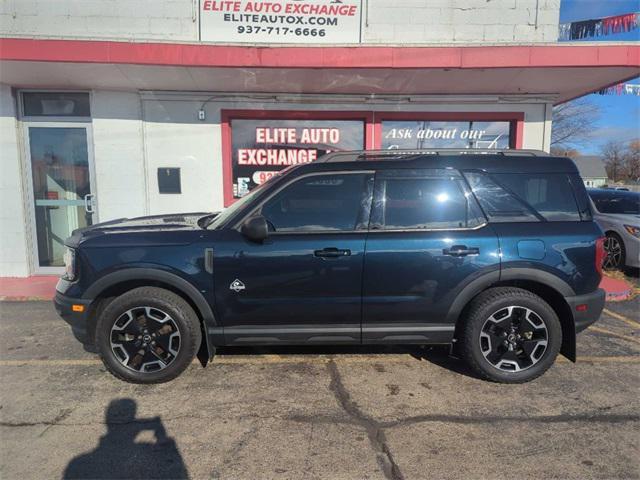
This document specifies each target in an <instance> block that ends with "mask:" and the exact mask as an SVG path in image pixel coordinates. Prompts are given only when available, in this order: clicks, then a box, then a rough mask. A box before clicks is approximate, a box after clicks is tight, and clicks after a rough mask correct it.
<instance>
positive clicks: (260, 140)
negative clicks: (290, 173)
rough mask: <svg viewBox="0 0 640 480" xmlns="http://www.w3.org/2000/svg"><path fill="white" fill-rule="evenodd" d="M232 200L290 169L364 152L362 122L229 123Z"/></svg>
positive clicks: (249, 121) (249, 120)
mask: <svg viewBox="0 0 640 480" xmlns="http://www.w3.org/2000/svg"><path fill="white" fill-rule="evenodd" d="M231 145H232V153H231V155H232V158H231V160H232V176H233V198H240V197H242V196H244V195H246V194H247V193H249V192H250V191H251V189H252V188H254V187H256V186H257V185H260V184H261V183H264V182H265V181H267V180H269V178H271V177H272V176H273V175H274V174H276V173H277V172H279V171H280V170H282V169H284V168H286V167H289V166H291V165H297V164H299V163H309V162H312V161H314V160H316V159H317V158H319V157H321V156H322V155H324V154H325V153H329V152H332V151H342V150H362V149H363V148H364V121H362V120H251V119H233V120H231Z"/></svg>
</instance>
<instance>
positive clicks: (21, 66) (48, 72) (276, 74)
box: [0, 38, 640, 102]
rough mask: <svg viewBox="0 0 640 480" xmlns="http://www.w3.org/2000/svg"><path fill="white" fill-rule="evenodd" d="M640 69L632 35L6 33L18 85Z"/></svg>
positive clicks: (507, 82) (265, 86)
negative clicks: (404, 39)
mask: <svg viewBox="0 0 640 480" xmlns="http://www.w3.org/2000/svg"><path fill="white" fill-rule="evenodd" d="M638 75H640V46H638V45H635V44H615V45H611V44H594V43H580V44H543V45H528V46H421V47H388V46H380V47H377V46H358V47H290V46H287V47H280V46H271V47H253V46H226V45H208V44H198V45H193V44H170V43H133V42H105V41H81V40H44V39H43V40H35V39H18V38H4V39H0V77H1V80H2V82H3V83H7V84H11V85H15V86H20V87H47V88H116V89H133V90H138V89H141V90H178V91H219V92H240V93H310V94H327V93H334V94H357V95H371V94H375V95H440V94H447V95H531V94H533V95H536V94H538V95H554V96H555V98H556V102H563V101H566V100H569V99H571V98H575V97H578V96H581V95H584V94H587V93H590V92H593V91H595V90H599V89H601V88H603V87H606V86H609V85H612V84H616V83H619V82H622V81H625V80H628V79H629V78H633V77H635V76H638Z"/></svg>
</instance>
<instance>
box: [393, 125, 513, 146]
mask: <svg viewBox="0 0 640 480" xmlns="http://www.w3.org/2000/svg"><path fill="white" fill-rule="evenodd" d="M510 133H511V123H510V122H505V121H498V122H476V121H462V122H460V121H456V122H449V121H447V122H442V121H440V122H434V121H429V120H424V121H422V120H410V121H409V120H384V121H383V122H382V148H383V149H399V148H408V149H418V150H424V149H429V148H478V149H498V148H509V147H510V140H509V139H510Z"/></svg>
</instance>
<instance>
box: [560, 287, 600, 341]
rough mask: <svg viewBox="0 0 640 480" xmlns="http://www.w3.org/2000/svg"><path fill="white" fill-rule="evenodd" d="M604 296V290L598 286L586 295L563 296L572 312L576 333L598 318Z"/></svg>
mask: <svg viewBox="0 0 640 480" xmlns="http://www.w3.org/2000/svg"><path fill="white" fill-rule="evenodd" d="M605 296H606V292H605V291H604V290H603V289H602V288H599V289H598V290H596V291H595V292H593V293H588V294H587V295H577V296H575V297H566V298H565V300H566V301H567V303H568V304H569V307H571V312H572V313H573V322H574V324H575V329H576V333H580V332H581V331H583V330H586V329H587V328H588V327H589V325H592V324H594V323H595V322H596V321H597V320H598V319H599V318H600V315H601V314H602V310H603V309H604V301H605ZM583 305H584V306H586V307H584V306H583Z"/></svg>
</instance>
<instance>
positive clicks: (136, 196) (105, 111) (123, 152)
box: [91, 91, 147, 222]
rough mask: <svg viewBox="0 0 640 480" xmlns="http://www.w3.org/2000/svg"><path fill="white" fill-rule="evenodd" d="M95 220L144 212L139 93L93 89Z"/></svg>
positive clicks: (130, 215) (142, 213) (144, 185)
mask: <svg viewBox="0 0 640 480" xmlns="http://www.w3.org/2000/svg"><path fill="white" fill-rule="evenodd" d="M91 112H92V115H93V145H94V147H93V151H94V158H95V170H96V182H95V193H96V202H97V207H98V208H97V210H98V220H99V221H101V222H103V221H107V220H112V219H114V218H121V217H135V216H140V215H144V214H145V213H146V211H147V199H146V193H145V192H146V184H145V171H144V155H143V151H144V150H143V144H142V131H143V128H142V120H141V118H142V117H141V103H140V96H139V95H138V94H137V93H129V92H109V91H96V92H94V93H93V97H92V102H91Z"/></svg>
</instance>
